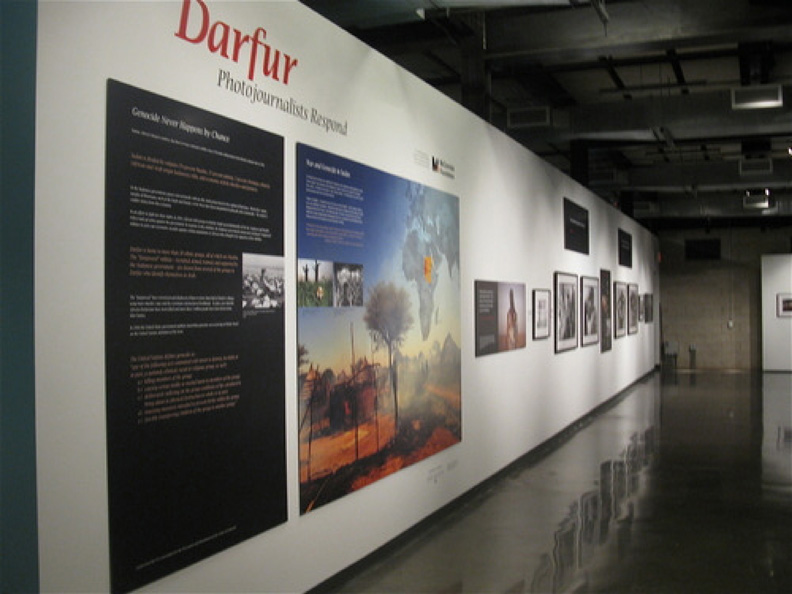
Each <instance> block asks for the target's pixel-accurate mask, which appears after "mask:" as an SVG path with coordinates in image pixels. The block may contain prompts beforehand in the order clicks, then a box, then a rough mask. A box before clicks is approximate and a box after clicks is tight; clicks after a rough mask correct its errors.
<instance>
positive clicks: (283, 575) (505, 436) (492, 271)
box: [35, 0, 660, 592]
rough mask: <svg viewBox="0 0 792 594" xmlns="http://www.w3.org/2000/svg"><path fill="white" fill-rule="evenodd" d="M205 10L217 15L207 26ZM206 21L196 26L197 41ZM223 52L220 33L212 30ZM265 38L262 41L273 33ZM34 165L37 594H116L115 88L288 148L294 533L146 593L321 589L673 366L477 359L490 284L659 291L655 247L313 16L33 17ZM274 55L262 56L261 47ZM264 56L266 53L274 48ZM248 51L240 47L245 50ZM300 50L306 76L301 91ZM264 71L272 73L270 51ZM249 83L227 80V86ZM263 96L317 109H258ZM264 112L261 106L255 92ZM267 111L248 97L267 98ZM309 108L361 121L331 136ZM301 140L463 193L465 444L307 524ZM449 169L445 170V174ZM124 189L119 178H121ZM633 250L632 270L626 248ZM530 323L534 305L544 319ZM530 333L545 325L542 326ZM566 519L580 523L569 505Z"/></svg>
mask: <svg viewBox="0 0 792 594" xmlns="http://www.w3.org/2000/svg"><path fill="white" fill-rule="evenodd" d="M187 5H189V6H190V7H191V10H192V11H193V12H192V15H193V16H192V18H198V16H196V15H203V17H202V18H208V19H209V20H208V21H207V23H206V26H207V27H209V22H211V23H215V24H217V23H221V22H222V23H225V24H226V25H227V26H228V30H227V32H229V34H230V35H231V36H232V37H233V29H239V30H240V31H241V32H242V34H244V35H253V34H254V31H256V30H257V28H261V29H263V30H264V31H265V34H266V43H267V44H269V47H270V49H271V51H275V50H276V49H278V50H280V51H281V53H282V56H284V61H283V62H281V68H282V69H281V70H280V76H279V78H278V80H275V78H274V77H273V76H270V77H268V78H262V77H259V78H256V79H255V80H253V81H249V80H248V79H247V78H246V76H247V73H248V66H249V64H248V60H249V57H250V54H245V55H243V56H238V57H239V59H238V60H237V61H236V62H235V61H234V60H233V59H232V58H233V56H232V55H231V52H230V51H229V55H230V57H224V56H223V55H222V49H217V47H216V48H215V51H212V50H211V48H210V46H211V40H210V42H208V43H207V42H206V41H205V42H202V43H191V42H188V41H185V40H184V39H182V38H180V37H178V36H177V35H176V33H177V31H178V29H179V26H180V18H181V15H182V10H183V8H184V6H187ZM203 10H205V12H202V11H203ZM200 26H201V25H200V24H196V23H195V22H192V23H191V24H190V27H195V28H194V29H193V28H191V29H190V34H191V35H196V36H197V33H198V30H199V29H200ZM211 30H212V31H213V33H211V35H215V37H214V38H212V39H213V40H214V42H215V44H216V45H219V44H220V40H221V36H222V33H223V25H218V26H216V27H213V28H212V29H211ZM261 39H264V37H263V36H262V37H261ZM38 40H39V41H38V67H37V148H36V226H35V284H36V303H35V312H36V336H35V338H36V359H35V361H36V414H37V426H36V428H37V466H38V467H37V477H38V506H39V549H40V551H39V555H40V580H41V589H42V590H43V591H47V592H87V591H92V592H97V591H106V590H108V589H109V588H110V569H109V552H108V546H109V545H108V542H109V528H108V503H107V500H108V487H107V481H108V476H107V448H106V431H107V426H106V420H105V413H106V409H105V380H106V378H105V353H106V351H105V328H104V323H105V322H104V320H105V311H104V308H105V302H104V295H105V293H104V291H105V273H104V270H105V236H104V232H105V228H104V225H105V219H104V215H105V210H104V209H105V148H106V147H105V134H106V130H107V126H108V125H110V124H111V123H110V122H107V121H106V101H107V91H106V85H107V80H108V79H115V80H119V81H122V82H124V83H127V84H129V85H132V86H134V87H138V88H140V89H144V90H146V91H148V92H150V93H155V94H158V95H162V96H165V97H167V98H170V99H174V100H177V101H181V102H184V103H187V104H190V105H191V106H195V107H197V108H200V109H204V110H208V111H210V112H213V113H215V114H219V115H222V116H224V117H226V118H229V119H232V120H236V121H239V122H243V123H245V124H249V125H251V126H253V127H256V128H260V129H262V130H266V131H269V132H273V133H275V134H277V135H280V136H282V137H283V138H284V139H285V147H284V150H285V155H284V158H285V171H284V179H285V187H284V192H285V216H284V237H285V270H286V275H285V285H286V294H287V296H288V298H287V306H286V336H285V348H286V366H285V369H284V374H285V378H286V402H285V407H286V429H285V431H286V457H287V460H286V464H287V476H286V479H287V487H288V491H287V493H288V499H287V503H288V520H287V521H286V522H285V523H283V524H281V525H279V526H277V527H275V528H272V529H270V530H268V531H265V532H263V533H261V534H259V535H258V536H255V537H253V538H250V539H248V540H245V541H244V542H242V543H241V544H238V545H236V546H233V547H231V548H229V549H226V550H224V551H222V552H220V553H218V554H215V555H214V556H211V557H209V558H207V559H205V560H203V561H200V562H198V563H196V564H194V565H191V566H189V567H187V568H185V569H182V570H180V571H177V572H175V573H173V574H171V575H168V576H166V577H164V578H162V579H160V580H159V581H156V582H154V583H151V584H149V585H147V586H144V588H143V589H144V590H146V591H152V592H220V591H223V592H252V591H256V592H263V591H278V592H297V591H304V590H306V589H309V588H311V587H313V586H315V585H317V584H319V583H321V582H322V581H323V580H325V579H327V578H329V577H330V576H332V575H333V574H335V573H337V572H338V571H340V570H342V569H344V568H345V567H347V566H348V565H350V564H352V563H354V562H355V561H357V560H359V559H361V558H362V557H364V556H365V555H366V554H368V553H370V552H372V551H373V550H375V549H376V548H377V547H379V546H381V545H383V544H384V543H386V542H388V541H389V540H391V539H393V538H394V537H396V536H397V535H399V534H400V533H402V532H403V531H405V530H406V529H408V528H410V527H411V526H413V525H414V524H416V523H417V522H419V521H420V520H421V519H423V518H425V517H426V516H428V515H429V514H431V513H432V512H434V511H436V510H438V509H439V508H441V507H442V506H443V505H445V504H447V503H449V502H450V501H452V500H453V499H455V498H456V497H458V496H459V495H461V494H463V493H464V492H466V491H467V490H469V489H471V488H472V487H474V486H475V485H476V484H478V483H480V482H481V481H482V480H484V479H486V478H488V477H489V476H491V475H493V474H494V473H496V472H497V471H498V470H500V469H502V468H503V467H504V466H506V465H508V464H509V463H510V462H512V461H514V460H515V459H517V458H519V457H520V456H521V455H523V454H525V453H526V452H528V451H529V450H531V449H532V448H534V447H535V446H537V445H538V444H540V443H542V442H543V441H545V440H546V439H548V438H550V437H551V436H553V435H554V434H556V433H557V432H559V431H560V430H562V429H563V428H564V427H566V426H568V425H569V424H571V423H573V422H574V421H575V420H576V419H578V418H580V417H581V416H582V415H584V414H586V413H587V412H588V411H590V410H592V409H593V408H594V407H596V406H597V405H599V404H601V403H602V402H604V401H605V400H607V399H608V398H610V397H612V396H613V395H615V394H616V393H617V392H619V391H620V390H622V389H623V388H625V387H627V386H629V385H630V384H631V383H633V382H635V381H636V380H637V379H639V378H640V377H642V376H643V375H644V374H646V373H648V372H649V371H651V370H652V369H653V368H654V366H655V365H656V363H657V362H658V360H659V357H658V353H659V350H658V349H659V346H658V345H659V326H660V324H659V316H658V315H656V314H655V316H654V320H655V321H654V323H646V324H645V323H641V324H640V327H639V332H638V333H637V334H630V335H627V336H625V337H623V338H618V339H614V340H613V346H612V350H610V351H608V352H605V353H601V352H600V349H599V347H584V348H580V347H579V348H577V349H575V350H572V351H568V352H564V353H559V354H555V353H554V349H553V342H552V337H551V339H550V340H540V341H532V340H530V337H529V339H528V342H527V345H526V348H524V349H519V350H516V351H512V352H508V353H502V354H499V355H497V356H490V357H479V358H476V357H475V356H474V294H473V286H474V281H476V280H479V279H484V280H502V281H508V282H514V283H524V284H525V285H526V287H527V289H528V291H529V292H530V290H532V289H551V288H552V287H553V274H554V272H556V271H560V272H568V273H572V274H576V275H579V276H592V277H597V278H599V275H600V270H601V269H606V270H609V271H610V273H611V280H612V281H613V282H615V281H619V282H626V283H636V284H637V285H638V287H639V291H640V293H642V294H644V293H651V294H653V295H654V296H655V299H654V307H655V310H657V308H658V306H659V295H660V287H659V280H658V265H657V251H658V246H657V241H656V238H655V237H653V236H652V235H651V234H650V233H649V232H647V231H646V230H645V229H644V228H642V227H640V226H639V225H638V224H637V223H635V222H634V221H633V220H631V219H629V218H628V217H626V216H624V215H623V214H621V213H620V212H619V211H617V210H616V209H614V208H612V207H610V206H609V205H607V204H606V203H605V202H603V201H602V200H601V199H599V198H598V197H597V196H595V195H594V194H593V193H591V192H590V191H588V190H587V189H585V188H583V187H582V186H580V185H579V184H578V183H576V182H574V181H573V180H571V179H569V178H568V177H566V176H565V175H563V174H561V173H560V172H558V171H557V170H555V169H553V168H552V167H550V166H548V165H547V164H546V163H544V162H543V161H542V160H541V159H539V158H538V157H536V156H535V155H533V154H530V153H529V152H527V151H526V150H524V149H523V148H522V147H520V146H518V145H517V144H516V143H514V142H513V141H512V140H510V139H509V138H508V137H506V136H505V135H504V134H502V133H501V132H499V131H498V130H496V129H494V128H493V127H491V126H489V125H488V124H486V123H485V122H483V121H482V120H480V119H478V118H476V117H475V116H473V115H471V114H470V113H469V112H467V111H465V110H464V109H463V108H462V107H460V106H459V105H457V104H455V103H454V102H452V101H451V100H449V99H448V98H446V97H444V96H442V95H441V94H439V93H438V92H436V91H434V90H433V89H431V88H430V87H428V86H427V85H425V84H424V83H422V82H421V81H419V80H417V79H416V78H414V77H413V76H412V75H410V74H408V73H407V72H405V71H404V70H402V69H400V68H399V67H397V66H396V65H394V64H393V63H391V62H389V61H388V60H386V59H385V58H383V57H382V56H381V55H379V54H378V53H376V52H375V51H373V50H371V49H370V48H368V47H366V46H364V45H363V44H361V43H360V42H358V41H357V40H355V39H354V38H352V37H351V36H349V35H347V34H346V33H345V32H343V31H341V30H340V29H338V28H337V27H335V26H334V25H332V24H330V23H328V22H327V21H325V20H324V19H322V18H321V17H319V16H317V15H316V14H314V13H313V12H311V11H310V10H308V9H307V8H305V7H304V6H302V5H301V4H298V3H297V2H291V1H278V2H273V1H269V2H219V1H211V0H206V2H205V3H204V2H201V1H200V0H186V2H185V3H182V2H181V1H160V2H115V1H109V0H108V1H105V2H57V1H51V2H48V1H43V2H40V5H39V25H38ZM263 47H264V45H263V44H262V45H260V46H259V48H263ZM260 51H261V52H262V54H263V52H264V50H263V49H260ZM241 53H244V52H241ZM285 55H288V56H289V57H290V58H291V59H296V60H297V62H296V65H294V64H293V65H292V68H291V70H290V71H289V73H288V82H287V83H286V81H285V78H286V71H285V69H284V67H285V64H286V58H285ZM259 57H260V56H259ZM224 71H225V72H229V73H230V75H231V76H232V77H233V78H236V79H238V80H240V81H246V80H247V82H248V84H249V86H250V85H252V88H253V91H252V93H253V95H247V96H246V95H245V91H244V88H243V87H241V86H238V88H237V89H236V90H235V89H234V88H231V87H229V86H228V85H224V84H223V83H221V82H220V77H221V76H222V72H224ZM256 90H258V91H261V92H266V93H270V94H272V95H277V96H279V97H281V98H283V99H285V101H286V102H287V103H288V102H289V100H292V101H293V102H294V103H296V104H299V105H302V106H304V107H306V108H307V109H308V110H309V114H308V117H307V118H305V119H304V118H302V117H297V116H295V114H294V113H293V112H289V111H288V110H284V109H277V108H276V107H273V106H272V105H267V104H264V103H262V102H260V101H256V100H255V93H256ZM259 96H261V95H259ZM251 97H252V98H253V100H251ZM312 110H315V111H316V113H317V114H321V115H322V116H324V117H325V118H330V119H332V120H334V121H337V122H340V123H342V124H344V125H345V126H346V128H345V129H344V131H343V132H340V131H333V130H331V129H328V128H327V127H326V126H324V125H323V122H324V120H319V119H317V118H315V117H313V116H312V115H310V112H311V111H312ZM297 143H305V144H308V145H311V146H314V147H317V148H320V149H322V150H324V151H328V152H331V153H334V154H337V155H341V156H343V157H344V158H347V159H350V160H352V161H357V162H360V163H364V164H366V165H368V166H371V167H374V168H376V169H378V170H381V171H384V172H387V173H389V174H393V175H396V176H400V177H402V178H405V179H409V180H413V181H416V182H419V183H422V184H425V185H426V186H431V187H434V188H437V189H438V190H442V191H444V192H447V193H449V194H453V195H455V196H458V198H459V208H460V215H459V216H460V230H459V231H460V258H461V271H460V272H461V293H462V294H461V311H462V320H461V334H462V344H461V349H462V441H461V443H459V444H457V445H455V446H453V447H450V448H448V449H446V450H444V451H442V452H440V453H439V454H436V455H434V456H432V457H430V458H428V459H426V460H424V461H422V462H420V463H417V464H414V465H412V466H410V467H409V468H406V469H404V470H402V471H399V472H397V473H395V474H393V475H391V476H389V477H387V478H385V479H383V480H380V481H378V482H377V483H374V484H373V485H370V486H368V487H365V488H363V489H361V490H359V491H356V492H354V493H352V494H350V495H347V496H345V497H343V498H341V499H339V500H337V501H335V502H332V503H330V504H328V505H326V506H323V507H322V508H320V509H317V510H315V511H313V512H311V513H308V514H305V515H301V514H300V512H299V487H298V484H299V477H298V443H297V440H298V435H297V427H298V422H299V421H298V403H297V400H298V398H297V338H296V335H297V330H296V305H295V302H294V300H293V298H292V296H294V295H295V293H296V249H295V243H296V236H295V224H296V221H295V217H296V215H295V208H296V207H295V175H296V174H295V150H296V144H297ZM433 159H434V160H435V161H436V162H439V161H442V164H441V165H440V166H439V167H437V168H433V167H432V161H433ZM107 174H108V175H112V174H113V172H111V171H108V172H107ZM564 198H568V199H570V200H572V201H574V202H575V203H577V204H578V205H580V206H582V207H583V208H585V209H587V210H588V213H589V229H590V234H591V235H590V250H589V254H588V255H584V254H581V253H578V252H574V251H569V250H566V249H564V220H563V199H564ZM619 229H621V230H624V231H626V232H628V233H629V234H631V236H632V266H631V267H625V266H620V265H619V261H618V249H617V235H618V230H619ZM528 315H529V317H530V315H531V311H530V305H529V306H528ZM529 328H530V325H529ZM560 513H561V516H560V517H562V516H563V513H564V510H560Z"/></svg>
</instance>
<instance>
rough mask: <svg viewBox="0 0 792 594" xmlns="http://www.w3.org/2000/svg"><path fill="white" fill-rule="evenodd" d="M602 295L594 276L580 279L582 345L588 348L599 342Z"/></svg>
mask: <svg viewBox="0 0 792 594" xmlns="http://www.w3.org/2000/svg"><path fill="white" fill-rule="evenodd" d="M599 326H600V294H599V279H598V278H596V277H594V276H581V277H580V329H581V332H580V345H581V346H588V345H591V344H597V343H598V342H599Z"/></svg>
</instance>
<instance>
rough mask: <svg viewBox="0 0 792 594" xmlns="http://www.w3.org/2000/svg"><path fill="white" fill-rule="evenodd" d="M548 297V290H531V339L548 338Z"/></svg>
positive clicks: (549, 292)
mask: <svg viewBox="0 0 792 594" xmlns="http://www.w3.org/2000/svg"><path fill="white" fill-rule="evenodd" d="M550 295H551V291H550V290H549V289H534V290H533V339H534V340H541V339H543V338H549V337H550Z"/></svg>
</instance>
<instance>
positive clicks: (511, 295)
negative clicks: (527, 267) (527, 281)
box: [475, 281, 526, 357]
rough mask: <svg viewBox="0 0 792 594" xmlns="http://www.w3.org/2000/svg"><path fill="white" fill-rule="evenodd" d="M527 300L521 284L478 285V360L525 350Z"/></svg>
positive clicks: (490, 283)
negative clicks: (506, 352) (483, 357)
mask: <svg viewBox="0 0 792 594" xmlns="http://www.w3.org/2000/svg"><path fill="white" fill-rule="evenodd" d="M525 299H526V293H525V285H524V284H522V283H502V282H492V281H476V282H475V301H476V356H477V357H480V356H481V355H490V354H493V353H500V352H502V351H512V350H514V349H521V348H525V344H526V319H525V318H526V316H525V312H526V303H525Z"/></svg>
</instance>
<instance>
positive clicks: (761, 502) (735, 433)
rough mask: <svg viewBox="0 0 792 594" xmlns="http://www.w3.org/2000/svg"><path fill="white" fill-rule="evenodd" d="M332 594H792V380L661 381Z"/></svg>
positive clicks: (718, 377) (339, 583)
mask: <svg viewBox="0 0 792 594" xmlns="http://www.w3.org/2000/svg"><path fill="white" fill-rule="evenodd" d="M324 590H325V591H332V592H378V593H385V592H404V593H407V592H414V593H418V592H432V593H441V594H455V593H462V592H475V593H489V592H501V593H528V592H536V593H549V592H575V593H584V592H605V593H627V592H630V593H633V592H635V593H639V592H641V593H659V594H665V593H673V594H678V593H696V594H699V593H701V594H704V593H717V594H725V593H740V594H758V593H764V592H773V593H785V594H789V593H792V374H761V373H747V372H746V373H740V372H734V373H723V372H696V373H690V372H687V373H683V372H681V371H680V372H676V373H674V372H664V373H657V374H654V375H652V376H650V377H648V378H646V379H644V380H643V381H641V382H639V383H638V384H636V385H635V386H633V387H632V388H631V389H630V390H628V391H627V392H626V394H625V395H623V396H621V397H619V398H618V399H616V400H615V401H614V404H613V406H611V407H609V408H607V409H606V410H604V411H602V412H601V413H600V414H598V415H596V416H594V418H593V419H592V420H591V421H590V422H589V423H588V424H586V425H585V426H584V427H583V428H582V429H581V430H580V431H578V432H577V433H575V434H574V435H573V436H572V437H571V438H569V439H566V440H564V443H562V444H561V445H560V446H559V447H558V448H557V449H555V450H553V451H552V452H551V453H549V454H547V455H545V456H543V457H542V458H541V459H539V460H536V459H531V458H530V457H529V458H528V459H526V460H525V461H524V462H520V463H518V464H516V465H514V466H513V467H512V468H510V469H509V470H508V472H506V473H504V474H503V476H500V477H498V478H497V479H496V480H493V481H490V482H488V483H487V484H486V485H485V486H484V487H483V488H481V489H479V490H477V491H476V492H475V493H474V494H473V495H471V496H469V497H467V498H465V499H464V500H463V502H462V503H461V504H460V505H458V506H456V507H455V508H454V509H453V510H451V511H449V512H447V513H444V514H441V516H440V517H439V518H435V519H434V521H432V522H430V523H426V524H424V525H422V526H420V527H419V528H418V529H416V530H414V531H412V532H411V533H410V534H409V536H407V537H405V538H402V539H399V540H398V541H397V542H395V543H394V544H392V545H391V546H389V547H386V549H385V550H384V551H383V552H382V554H375V555H373V556H372V558H371V559H368V560H366V561H365V562H364V563H361V564H359V565H358V566H356V567H355V568H353V570H350V571H349V572H346V573H345V574H344V575H343V576H339V579H337V580H335V581H334V582H329V583H328V584H325V588H324Z"/></svg>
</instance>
